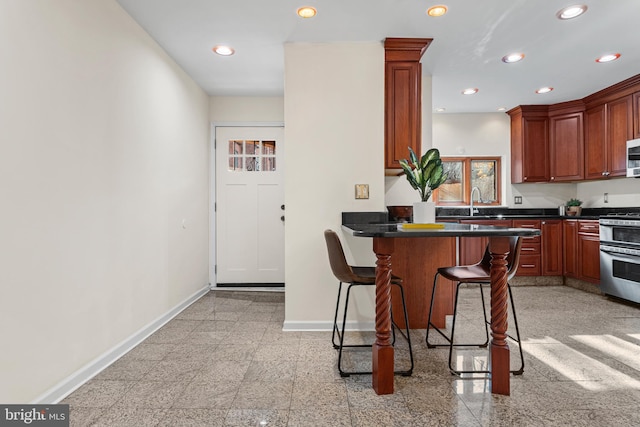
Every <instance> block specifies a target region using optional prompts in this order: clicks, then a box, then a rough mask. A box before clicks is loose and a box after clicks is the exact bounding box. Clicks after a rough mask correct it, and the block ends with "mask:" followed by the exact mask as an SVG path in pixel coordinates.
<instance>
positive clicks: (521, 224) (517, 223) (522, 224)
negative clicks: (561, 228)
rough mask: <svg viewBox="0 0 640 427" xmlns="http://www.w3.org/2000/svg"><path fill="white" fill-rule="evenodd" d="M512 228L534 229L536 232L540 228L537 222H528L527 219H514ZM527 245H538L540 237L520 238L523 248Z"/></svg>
mask: <svg viewBox="0 0 640 427" xmlns="http://www.w3.org/2000/svg"><path fill="white" fill-rule="evenodd" d="M513 226H514V227H516V228H534V229H536V230H539V229H540V228H541V225H540V221H539V220H528V219H514V220H513ZM529 243H537V244H540V236H530V237H529V236H528V237H523V238H522V246H523V247H524V246H526V245H527V244H529ZM538 253H539V252H538Z"/></svg>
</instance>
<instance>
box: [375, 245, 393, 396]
mask: <svg viewBox="0 0 640 427" xmlns="http://www.w3.org/2000/svg"><path fill="white" fill-rule="evenodd" d="M393 249H394V239H392V238H383V237H374V238H373V250H374V252H375V253H376V258H377V261H376V342H375V343H374V344H373V349H372V352H373V354H372V363H373V375H372V384H373V389H374V390H375V392H376V393H377V394H392V393H393V345H392V344H391V254H392V253H393Z"/></svg>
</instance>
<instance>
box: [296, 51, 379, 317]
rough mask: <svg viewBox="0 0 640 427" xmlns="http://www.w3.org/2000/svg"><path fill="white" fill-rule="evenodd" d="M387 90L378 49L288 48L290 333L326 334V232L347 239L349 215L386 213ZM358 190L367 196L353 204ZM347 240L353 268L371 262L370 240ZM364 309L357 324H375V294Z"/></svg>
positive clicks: (329, 283)
mask: <svg viewBox="0 0 640 427" xmlns="http://www.w3.org/2000/svg"><path fill="white" fill-rule="evenodd" d="M383 88H384V49H383V47H382V44H381V43H340V44H288V45H285V99H284V101H285V123H286V125H285V143H286V170H285V203H286V206H287V226H286V231H285V266H286V272H285V278H286V288H287V297H286V303H285V310H286V321H285V328H288V329H301V328H305V326H308V327H314V326H315V327H317V326H318V325H319V323H315V325H311V324H312V323H314V322H320V323H324V326H325V327H329V325H330V319H331V318H332V315H333V310H334V308H335V297H336V291H337V289H336V286H337V283H336V281H335V279H334V278H333V276H332V274H331V272H330V270H329V265H328V258H327V253H326V247H325V243H324V238H323V231H324V230H325V229H326V228H332V229H334V230H336V231H338V232H339V233H340V234H342V233H341V232H340V226H341V212H343V211H375V210H381V209H384V163H383V155H384V150H383V119H384V93H383ZM355 184H369V193H370V199H368V200H355V197H354V193H355V190H354V186H355ZM342 237H343V243H344V244H345V246H346V250H347V252H348V258H349V260H350V261H351V262H354V263H363V262H367V263H370V262H372V259H373V255H372V254H373V252H372V249H371V248H372V247H371V239H360V238H353V237H351V238H346V237H345V236H342ZM358 304H359V305H357V306H354V307H355V308H354V310H353V312H352V313H353V314H354V317H355V316H356V315H357V314H358V315H360V316H364V317H368V318H369V319H370V318H371V317H372V314H373V306H372V297H370V299H369V300H367V299H366V298H359V299H358ZM307 322H309V323H307Z"/></svg>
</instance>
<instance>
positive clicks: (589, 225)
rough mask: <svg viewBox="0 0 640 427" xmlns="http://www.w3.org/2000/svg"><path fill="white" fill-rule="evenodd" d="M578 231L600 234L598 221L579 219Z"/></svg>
mask: <svg viewBox="0 0 640 427" xmlns="http://www.w3.org/2000/svg"><path fill="white" fill-rule="evenodd" d="M578 233H587V234H600V224H599V223H598V221H578Z"/></svg>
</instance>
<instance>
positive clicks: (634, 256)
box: [600, 247, 640, 264]
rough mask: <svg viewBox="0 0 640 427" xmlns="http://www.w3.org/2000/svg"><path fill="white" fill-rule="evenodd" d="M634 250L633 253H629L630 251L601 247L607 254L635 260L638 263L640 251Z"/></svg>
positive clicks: (631, 260) (601, 250)
mask: <svg viewBox="0 0 640 427" xmlns="http://www.w3.org/2000/svg"><path fill="white" fill-rule="evenodd" d="M632 250H633V252H632V253H628V252H618V251H616V250H609V248H607V247H600V252H604V253H606V254H609V255H611V256H615V257H616V258H619V259H623V260H626V261H630V262H633V263H635V264H638V263H639V262H638V257H640V251H638V250H635V249H632Z"/></svg>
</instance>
